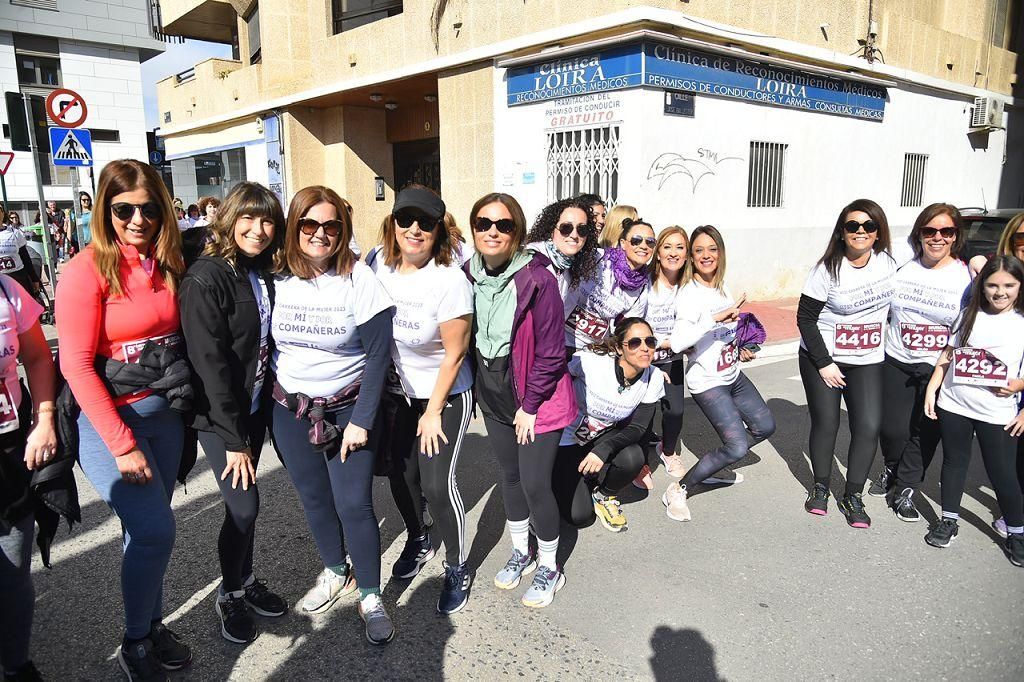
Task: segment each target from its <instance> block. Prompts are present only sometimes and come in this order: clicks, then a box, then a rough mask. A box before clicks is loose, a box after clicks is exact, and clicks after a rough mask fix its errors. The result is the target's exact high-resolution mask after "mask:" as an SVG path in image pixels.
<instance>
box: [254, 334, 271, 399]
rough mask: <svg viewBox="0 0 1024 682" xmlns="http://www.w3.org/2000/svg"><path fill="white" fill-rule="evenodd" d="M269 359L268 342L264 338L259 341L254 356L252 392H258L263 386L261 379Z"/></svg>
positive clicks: (263, 376) (265, 374) (265, 373)
mask: <svg viewBox="0 0 1024 682" xmlns="http://www.w3.org/2000/svg"><path fill="white" fill-rule="evenodd" d="M269 360H270V344H269V343H267V340H266V339H263V340H261V341H260V353H259V355H257V356H256V376H255V377H254V378H253V383H252V390H253V393H254V394H256V393H259V392H260V389H261V388H263V379H264V378H266V376H267V362H269Z"/></svg>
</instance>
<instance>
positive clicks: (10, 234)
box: [0, 227, 28, 274]
mask: <svg viewBox="0 0 1024 682" xmlns="http://www.w3.org/2000/svg"><path fill="white" fill-rule="evenodd" d="M26 245H28V241H27V240H26V239H25V233H24V232H22V231H21V230H19V229H18V228H16V227H8V228H5V229H3V230H0V272H2V273H4V274H8V273H11V272H17V271H18V270H21V269H22V268H23V267H25V263H23V262H22V261H21V254H19V253H18V252H19V251H21V247H23V246H26Z"/></svg>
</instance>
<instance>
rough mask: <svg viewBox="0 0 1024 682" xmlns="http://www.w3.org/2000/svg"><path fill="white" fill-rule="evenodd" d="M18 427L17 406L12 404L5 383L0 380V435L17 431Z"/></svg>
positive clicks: (12, 399)
mask: <svg viewBox="0 0 1024 682" xmlns="http://www.w3.org/2000/svg"><path fill="white" fill-rule="evenodd" d="M20 425H21V422H20V420H19V418H18V406H17V405H15V404H14V398H12V397H11V391H10V389H8V388H7V383H6V382H4V381H2V380H0V433H10V432H11V431H17V430H18V427H19V426H20Z"/></svg>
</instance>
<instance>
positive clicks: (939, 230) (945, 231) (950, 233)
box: [921, 227, 956, 239]
mask: <svg viewBox="0 0 1024 682" xmlns="http://www.w3.org/2000/svg"><path fill="white" fill-rule="evenodd" d="M936 234H941V235H942V238H943V239H952V238H953V237H955V236H956V228H955V227H922V228H921V239H931V238H932V237H934V236H935V235H936Z"/></svg>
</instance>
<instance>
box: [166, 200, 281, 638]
mask: <svg viewBox="0 0 1024 682" xmlns="http://www.w3.org/2000/svg"><path fill="white" fill-rule="evenodd" d="M209 229H210V243H209V244H208V245H207V247H206V254H205V255H203V256H201V257H200V258H199V259H198V260H197V261H196V262H195V263H194V264H193V265H192V266H191V267H190V268H189V269H188V273H187V274H186V275H185V278H184V279H183V280H182V283H181V289H180V291H179V293H178V300H179V303H180V305H181V328H182V331H183V332H184V334H185V343H186V346H187V348H188V357H189V360H190V361H191V363H192V367H193V369H194V370H195V376H194V377H193V385H194V386H195V394H196V405H195V407H194V410H195V417H194V421H193V426H194V427H195V428H196V429H197V430H198V432H199V442H200V443H201V444H202V446H203V452H205V453H206V459H207V461H209V463H210V468H211V469H212V470H213V475H214V476H215V477H216V479H217V485H218V486H220V493H221V497H223V499H224V522H223V523H222V524H221V528H220V535H219V537H218V539H217V553H218V555H219V557H220V570H221V578H222V580H221V585H220V589H219V590H218V593H217V601H216V610H217V614H218V616H220V621H221V626H220V632H221V635H222V636H223V637H224V638H225V639H226V640H228V641H229V642H238V643H240V644H244V643H246V642H251V641H253V640H254V639H256V636H257V635H258V634H259V630H258V629H257V628H256V622H255V621H254V620H253V617H252V614H251V613H250V609H251V610H252V611H255V612H256V613H258V614H259V615H261V616H270V617H277V616H283V615H284V614H285V612H286V611H287V610H288V605H287V604H286V603H285V601H284V600H283V599H282V598H281V597H279V596H277V595H276V594H274V593H272V592H270V591H269V590H268V589H267V586H266V581H265V580H258V579H257V578H256V575H255V574H254V573H253V545H254V539H255V536H256V515H257V514H258V513H259V508H260V495H259V490H258V488H257V487H256V467H257V466H258V465H259V461H260V452H261V451H262V449H263V440H264V438H265V437H266V434H267V411H268V405H267V402H266V400H264V397H265V396H264V391H263V388H264V386H265V385H266V384H267V382H266V381H265V379H266V377H267V365H268V364H269V351H270V307H271V301H272V299H273V293H272V292H273V283H272V281H271V276H270V271H271V270H272V269H273V266H274V264H275V262H274V261H275V256H277V255H278V253H279V250H280V248H281V244H282V242H283V241H284V212H283V211H282V210H281V204H280V203H279V202H278V200H277V196H276V195H274V193H273V192H271V191H270V190H268V189H267V188H266V187H263V186H262V185H259V184H257V183H255V182H243V183H241V184H239V185H236V186H235V187H234V189H232V190H231V192H230V193H229V194H228V196H227V197H226V198H225V199H224V203H223V204H222V205H221V207H220V210H219V212H218V213H217V218H216V219H215V220H214V222H213V224H211V225H210V228H209ZM268 388H269V386H268Z"/></svg>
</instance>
